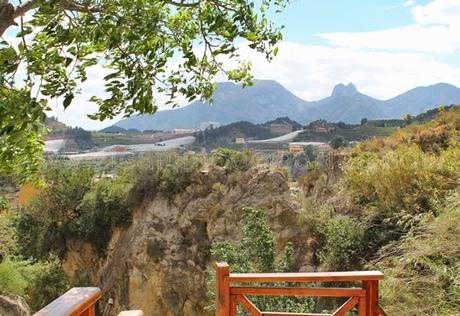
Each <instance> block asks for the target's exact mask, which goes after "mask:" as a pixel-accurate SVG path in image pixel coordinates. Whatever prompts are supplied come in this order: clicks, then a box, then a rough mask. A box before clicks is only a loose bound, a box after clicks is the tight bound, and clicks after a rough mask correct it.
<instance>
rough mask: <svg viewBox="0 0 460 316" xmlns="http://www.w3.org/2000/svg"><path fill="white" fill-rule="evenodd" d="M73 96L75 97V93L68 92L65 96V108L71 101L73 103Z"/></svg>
mask: <svg viewBox="0 0 460 316" xmlns="http://www.w3.org/2000/svg"><path fill="white" fill-rule="evenodd" d="M73 98H74V95H73V93H69V94H66V96H65V97H64V102H63V103H62V105H63V106H64V109H67V107H68V106H69V105H70V103H72V100H73Z"/></svg>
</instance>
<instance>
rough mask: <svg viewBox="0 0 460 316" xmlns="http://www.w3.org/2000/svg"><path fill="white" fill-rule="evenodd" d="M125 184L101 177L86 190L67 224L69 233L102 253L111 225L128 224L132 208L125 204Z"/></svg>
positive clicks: (126, 187) (126, 193) (126, 192)
mask: <svg viewBox="0 0 460 316" xmlns="http://www.w3.org/2000/svg"><path fill="white" fill-rule="evenodd" d="M128 190H129V187H128V186H127V185H126V184H125V183H122V182H120V181H117V180H109V179H102V180H100V181H98V182H96V183H95V184H94V185H93V187H92V188H91V190H90V191H89V192H87V193H86V194H85V195H84V196H83V199H82V200H81V202H80V205H79V207H78V209H77V214H78V215H77V216H76V217H75V218H73V219H72V220H71V221H70V222H69V225H68V230H69V235H70V236H72V237H75V238H77V239H81V240H85V241H88V242H90V243H92V244H93V245H94V246H95V247H96V250H97V251H98V252H99V253H104V251H105V248H106V246H107V243H108V242H109V241H110V238H111V236H112V228H113V227H115V226H126V225H129V224H130V223H131V214H132V207H131V206H130V204H129V203H128V199H127V195H128Z"/></svg>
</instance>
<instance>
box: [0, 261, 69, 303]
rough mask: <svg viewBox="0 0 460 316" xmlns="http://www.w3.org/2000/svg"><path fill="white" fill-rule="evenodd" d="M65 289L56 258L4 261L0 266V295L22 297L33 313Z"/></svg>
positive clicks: (65, 281) (64, 279)
mask: <svg viewBox="0 0 460 316" xmlns="http://www.w3.org/2000/svg"><path fill="white" fill-rule="evenodd" d="M68 287H69V284H68V282H67V279H66V277H65V275H64V271H63V270H62V267H61V264H60V262H59V259H58V258H57V257H53V256H52V257H50V258H49V259H48V260H43V261H37V262H33V261H31V260H22V259H20V258H8V259H6V260H4V261H3V262H1V263H0V294H15V295H19V296H22V297H24V298H25V299H26V301H27V302H28V303H29V305H30V307H31V308H32V311H37V310H39V309H40V308H42V307H43V306H45V305H47V304H49V303H50V302H51V301H52V300H54V299H55V298H56V297H58V296H60V295H62V293H64V292H65V291H66V290H67V289H68Z"/></svg>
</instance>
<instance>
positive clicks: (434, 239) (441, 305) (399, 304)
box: [369, 192, 460, 316]
mask: <svg viewBox="0 0 460 316" xmlns="http://www.w3.org/2000/svg"><path fill="white" fill-rule="evenodd" d="M438 213H439V214H440V215H439V216H438V217H433V216H429V215H427V216H425V218H424V220H423V221H422V222H421V224H420V226H419V227H418V228H416V229H413V230H412V231H411V233H409V234H407V235H406V236H405V237H404V238H403V239H402V240H401V241H399V242H397V243H393V244H390V245H389V246H387V247H385V248H384V249H383V250H382V251H381V252H380V256H379V258H378V259H377V260H375V261H374V262H372V263H371V264H370V265H369V268H372V269H375V268H377V269H379V270H382V271H383V272H384V274H385V279H384V281H383V282H382V286H381V291H382V305H383V307H384V309H385V311H386V312H387V313H388V315H393V314H394V315H408V316H415V315H426V316H428V315H458V314H459V313H460V279H459V277H458V276H459V274H460V193H459V192H456V193H454V194H452V195H451V196H449V197H448V198H447V200H446V201H445V202H444V203H442V205H441V206H440V207H439V209H438ZM420 302H423V303H422V304H421V303H420Z"/></svg>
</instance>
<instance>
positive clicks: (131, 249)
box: [64, 169, 310, 316]
mask: <svg viewBox="0 0 460 316" xmlns="http://www.w3.org/2000/svg"><path fill="white" fill-rule="evenodd" d="M194 182H195V184H194V185H191V186H190V187H189V188H187V190H186V192H185V193H182V194H181V195H179V196H177V197H176V198H175V199H174V200H173V201H169V200H167V199H164V198H161V197H157V198H155V199H154V200H153V201H151V202H148V203H147V202H146V203H145V206H144V207H142V208H140V209H138V210H136V212H135V213H134V215H133V222H132V225H131V226H130V227H129V228H128V229H124V230H117V231H115V232H114V234H113V236H112V240H111V241H110V244H109V247H108V251H107V257H106V258H104V259H99V260H96V259H95V257H96V256H95V255H94V254H91V251H90V250H89V249H88V248H87V245H86V246H84V245H82V244H79V243H76V244H74V245H73V246H72V247H70V248H69V252H68V255H67V258H66V261H65V263H64V268H65V270H66V272H67V273H68V275H71V276H73V277H74V278H77V277H79V276H80V277H81V275H82V274H83V275H85V274H86V275H88V276H90V278H91V281H92V282H93V284H95V285H97V286H99V287H101V289H102V291H103V299H102V301H101V304H100V305H101V310H102V312H103V315H106V316H107V315H116V314H117V313H118V312H119V311H121V310H125V309H141V310H143V311H144V313H145V315H164V316H176V315H177V316H178V315H187V316H195V315H205V314H206V311H205V305H206V282H205V271H206V269H207V268H209V266H210V263H211V258H210V254H209V249H210V246H211V244H212V243H213V242H215V241H221V240H235V239H238V238H239V237H240V228H241V219H242V214H243V211H242V209H243V208H244V207H256V208H264V209H266V210H267V215H268V219H269V223H270V226H271V228H272V229H273V231H274V232H275V236H276V238H277V241H278V247H279V248H280V249H281V248H282V247H284V244H285V243H286V242H287V241H292V242H293V243H294V244H295V246H296V249H297V250H298V253H299V254H302V256H301V255H299V258H298V262H299V266H302V265H305V263H308V261H309V260H310V258H309V255H308V253H309V252H308V245H307V237H306V234H305V232H304V231H302V229H301V228H299V226H298V216H297V215H298V211H299V209H300V207H299V205H298V204H297V203H296V202H295V199H294V198H293V197H292V196H291V193H290V190H289V186H288V183H287V182H286V179H285V177H284V176H283V175H282V174H281V173H279V172H276V171H273V170H269V169H263V170H260V169H259V170H249V171H248V172H246V173H244V174H240V175H235V174H230V175H227V174H226V172H225V170H223V169H213V170H210V171H209V173H206V174H203V175H200V176H199V177H198V178H197V179H196V181H194ZM77 270H78V271H77ZM109 299H111V301H113V304H109V303H108V302H109Z"/></svg>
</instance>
